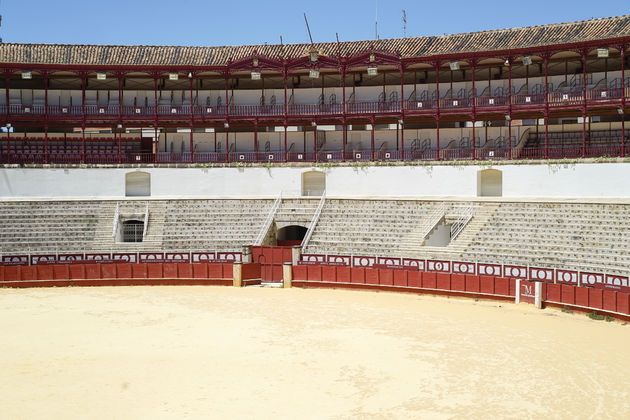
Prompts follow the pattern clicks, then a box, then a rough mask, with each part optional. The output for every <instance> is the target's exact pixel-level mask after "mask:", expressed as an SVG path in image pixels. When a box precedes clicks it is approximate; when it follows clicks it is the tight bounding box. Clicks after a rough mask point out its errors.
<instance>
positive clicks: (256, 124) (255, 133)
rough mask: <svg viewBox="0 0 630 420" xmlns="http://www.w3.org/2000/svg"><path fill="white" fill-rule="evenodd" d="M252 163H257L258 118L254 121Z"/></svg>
mask: <svg viewBox="0 0 630 420" xmlns="http://www.w3.org/2000/svg"><path fill="white" fill-rule="evenodd" d="M254 162H258V118H256V119H255V120H254Z"/></svg>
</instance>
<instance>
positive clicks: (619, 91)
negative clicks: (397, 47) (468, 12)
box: [0, 87, 630, 119]
mask: <svg viewBox="0 0 630 420" xmlns="http://www.w3.org/2000/svg"><path fill="white" fill-rule="evenodd" d="M624 94H625V95H626V97H627V98H630V87H625V88H621V87H616V88H609V89H593V90H587V91H586V100H587V102H590V103H594V102H595V103H597V102H605V101H611V100H618V99H620V98H622V97H623V95H624ZM547 101H548V104H549V105H550V106H578V105H582V104H584V92H583V91H581V90H576V91H568V92H550V93H549V94H548V95H547ZM509 102H510V97H508V96H479V97H476V98H472V97H470V98H450V99H447V98H442V99H440V100H439V106H440V108H441V109H445V110H449V109H451V110H457V109H469V108H472V106H473V103H474V105H475V106H476V107H478V108H484V107H495V106H507V105H508V103H509ZM511 104H512V106H516V107H519V106H523V107H526V106H535V105H543V104H545V94H544V93H537V94H520V95H512V97H511ZM403 105H404V108H405V110H406V111H409V112H422V111H424V110H432V109H435V108H436V107H437V105H438V101H436V100H417V101H405V102H404V104H403ZM400 111H401V103H400V102H399V101H390V102H350V103H346V109H345V113H346V114H379V113H381V114H383V113H398V112H400ZM7 112H8V113H10V114H11V115H13V116H29V115H38V116H39V115H45V114H46V113H48V115H49V116H53V117H62V118H63V117H68V118H76V117H82V116H83V115H85V117H88V118H99V117H103V118H105V117H115V116H118V115H119V114H120V115H122V116H123V117H125V118H130V119H134V118H137V119H153V118H155V116H156V115H157V116H158V118H162V119H168V118H175V119H181V118H190V116H191V115H192V116H193V117H194V118H212V117H215V116H218V117H224V116H227V115H230V116H235V117H256V116H278V117H279V116H284V115H285V106H284V104H280V105H229V106H224V105H223V106H210V105H193V106H192V107H191V106H190V105H158V106H157V107H155V106H153V105H150V106H132V105H123V106H120V107H119V106H118V105H109V106H99V105H85V106H80V105H67V106H66V105H48V107H46V106H44V105H15V104H14V105H9V106H7V105H0V115H6V114H7ZM343 113H344V109H343V104H340V103H337V104H292V105H287V107H286V114H287V115H290V116H314V115H341V114H343Z"/></svg>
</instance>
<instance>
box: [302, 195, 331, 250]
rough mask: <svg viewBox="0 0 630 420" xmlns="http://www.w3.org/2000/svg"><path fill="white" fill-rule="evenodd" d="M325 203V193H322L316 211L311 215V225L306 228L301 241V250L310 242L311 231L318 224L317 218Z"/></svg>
mask: <svg viewBox="0 0 630 420" xmlns="http://www.w3.org/2000/svg"><path fill="white" fill-rule="evenodd" d="M325 202H326V191H324V192H322V198H320V199H319V204H318V205H317V209H316V210H315V214H314V215H313V220H311V225H310V226H309V227H308V230H307V231H306V235H304V239H302V249H304V248H306V245H308V242H309V241H310V240H311V236H312V235H313V231H314V230H315V225H317V222H319V216H320V215H321V214H322V209H323V208H324V203H325Z"/></svg>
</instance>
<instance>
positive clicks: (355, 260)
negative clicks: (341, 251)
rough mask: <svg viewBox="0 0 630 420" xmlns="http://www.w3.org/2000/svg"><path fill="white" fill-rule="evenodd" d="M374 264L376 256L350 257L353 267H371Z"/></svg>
mask: <svg viewBox="0 0 630 420" xmlns="http://www.w3.org/2000/svg"><path fill="white" fill-rule="evenodd" d="M374 264H376V257H356V256H355V257H352V266H353V267H372V266H373V265H374Z"/></svg>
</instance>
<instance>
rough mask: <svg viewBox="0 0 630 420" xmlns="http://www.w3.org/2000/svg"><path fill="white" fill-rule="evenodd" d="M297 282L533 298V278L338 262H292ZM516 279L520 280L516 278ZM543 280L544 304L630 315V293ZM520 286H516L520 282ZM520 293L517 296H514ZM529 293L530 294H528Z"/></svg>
mask: <svg viewBox="0 0 630 420" xmlns="http://www.w3.org/2000/svg"><path fill="white" fill-rule="evenodd" d="M292 277H293V280H292V284H293V286H295V287H305V288H306V287H332V288H365V289H372V290H392V291H403V292H404V291H407V292H415V293H428V294H444V295H456V296H468V297H481V298H489V299H502V300H512V299H516V298H517V297H518V298H520V299H517V301H518V300H520V301H521V302H531V303H533V300H534V299H533V296H529V295H530V294H531V293H532V292H531V289H530V290H529V291H528V290H527V289H525V288H528V287H529V288H531V287H532V285H533V284H534V282H533V281H521V280H517V279H514V278H507V277H495V276H484V275H470V274H453V273H435V272H424V271H417V268H415V269H412V268H408V269H392V268H364V267H348V266H338V265H337V266H336V265H317V264H313V265H298V266H293V276H292ZM519 282H520V283H519ZM540 283H542V296H541V300H542V304H543V305H545V304H548V305H549V306H567V307H571V308H575V309H577V310H583V311H595V312H597V313H603V314H608V315H611V316H613V317H616V318H621V319H630V293H627V292H622V291H615V290H607V289H601V288H596V287H589V286H574V285H568V284H553V283H544V282H540ZM519 284H520V285H521V286H522V287H523V288H524V290H517V288H520V286H519ZM517 293H518V296H517ZM529 297H531V298H532V299H531V300H530V299H529Z"/></svg>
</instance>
